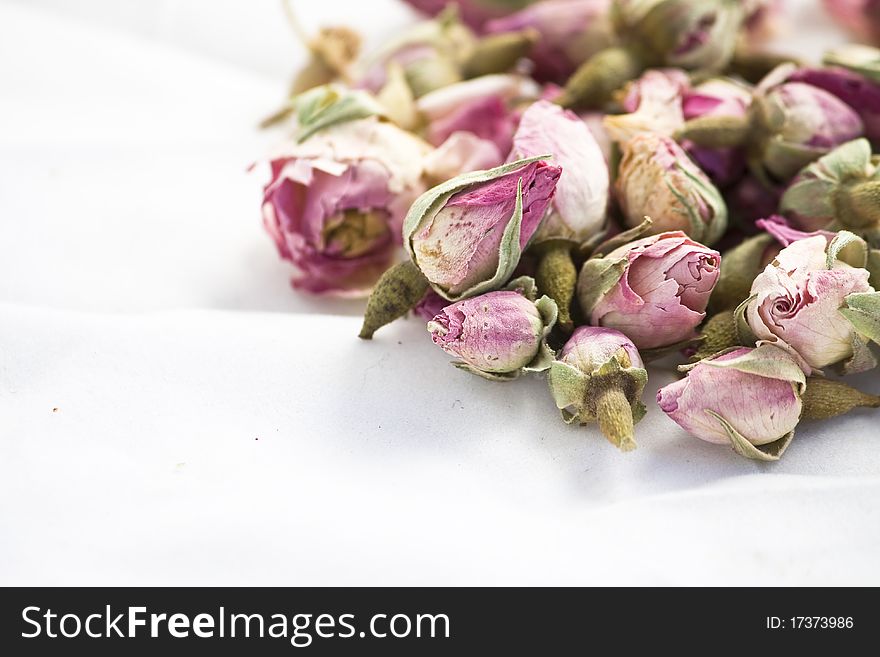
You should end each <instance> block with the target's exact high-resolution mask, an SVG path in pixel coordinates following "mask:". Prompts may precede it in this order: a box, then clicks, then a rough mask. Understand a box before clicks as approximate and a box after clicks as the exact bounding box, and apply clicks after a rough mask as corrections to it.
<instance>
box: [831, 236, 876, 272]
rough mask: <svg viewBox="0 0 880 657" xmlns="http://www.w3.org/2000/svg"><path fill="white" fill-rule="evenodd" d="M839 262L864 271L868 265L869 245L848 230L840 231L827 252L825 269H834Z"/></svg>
mask: <svg viewBox="0 0 880 657" xmlns="http://www.w3.org/2000/svg"><path fill="white" fill-rule="evenodd" d="M838 260H840V261H841V262H843V263H846V264H847V265H849V266H850V267H856V268H858V269H864V267H865V265H866V264H868V244H867V243H866V242H865V240H863V239H862V238H861V237H859V236H858V235H855V234H853V233H851V232H849V231H848V230H841V231H839V232H838V233H837V235H835V236H834V238H833V239H832V240H831V243H830V244H829V245H828V249H827V250H826V251H825V268H826V269H834V263H835V262H836V261H838Z"/></svg>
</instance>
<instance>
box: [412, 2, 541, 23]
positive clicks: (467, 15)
mask: <svg viewBox="0 0 880 657" xmlns="http://www.w3.org/2000/svg"><path fill="white" fill-rule="evenodd" d="M404 2H406V3H407V4H408V5H411V6H412V7H414V8H416V9H418V10H419V11H420V12H422V13H424V14H427V15H428V16H436V15H437V14H440V13H442V12H443V11H445V10H446V8H447V7H448V6H449V5H450V4H454V5H455V6H456V7H457V9H458V13H459V16H461V19H462V20H463V21H464V22H465V23H467V24H468V25H470V26H471V27H472V28H474V29H475V30H481V29H482V28H483V26H484V25H485V24H486V23H487V22H488V21H490V20H492V19H493V18H499V17H501V16H506V15H508V14H512V13H513V12H515V11H517V10H519V9H522V8H523V7H526V6H528V5H530V4H532V3H533V2H536V0H454V2H450V1H449V0H404Z"/></svg>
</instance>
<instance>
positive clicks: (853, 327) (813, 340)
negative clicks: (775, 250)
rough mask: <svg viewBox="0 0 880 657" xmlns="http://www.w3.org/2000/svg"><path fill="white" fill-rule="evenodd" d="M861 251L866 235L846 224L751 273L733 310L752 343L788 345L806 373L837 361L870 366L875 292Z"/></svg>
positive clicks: (854, 367) (849, 367) (852, 367)
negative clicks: (830, 237) (753, 275)
mask: <svg viewBox="0 0 880 657" xmlns="http://www.w3.org/2000/svg"><path fill="white" fill-rule="evenodd" d="M866 256H867V248H866V247H865V244H864V242H863V241H861V240H859V239H858V238H857V237H856V236H855V235H853V234H852V233H847V232H845V231H844V232H841V233H839V234H838V235H837V237H835V238H834V239H833V240H831V242H830V244H829V240H828V239H827V238H826V237H825V236H824V235H816V236H815V237H809V238H806V239H800V240H797V241H795V242H792V243H791V244H790V245H789V246H787V247H785V248H784V249H782V251H780V252H779V254H778V255H777V256H776V258H775V260H774V261H773V262H771V263H770V264H769V265H767V267H766V268H765V269H764V271H763V272H762V273H761V274H759V275H758V277H757V278H755V281H754V283H753V284H752V290H751V294H752V296H751V297H750V298H749V299H748V300H746V301H745V302H743V304H741V305H740V307H739V308H738V309H737V314H738V315H739V316H740V317H741V318H742V319H743V320H744V321H745V322H747V323H748V327H749V328H750V329H751V331H752V333H754V337H755V338H756V339H757V340H758V344H764V343H768V344H773V345H776V346H778V347H780V348H782V349H784V350H786V351H787V352H789V353H790V354H791V355H792V357H793V358H795V359H796V360H797V362H798V363H799V364H800V366H801V368H802V369H803V370H804V371H805V372H807V374H810V373H811V371H812V370H814V369H816V370H820V369H821V368H823V367H828V366H829V365H838V364H839V365H842V366H843V368H844V370H845V371H847V372H858V371H864V370H866V369H870V368H872V367H874V366H875V365H876V360H875V358H874V356H873V355H872V353H871V350H870V348H869V347H868V342H869V341H871V340H876V339H877V338H878V335H877V334H876V330H877V329H876V326H880V322H878V323H877V324H876V325H874V322H877V320H878V319H880V317H878V314H880V308H878V307H877V306H876V299H877V297H878V296H880V295H878V294H877V293H875V291H874V288H872V287H871V286H870V285H869V284H868V276H869V274H868V271H867V270H866V269H864V266H865V262H866ZM854 304H855V306H858V308H854ZM853 320H855V323H854V321H853ZM872 327H873V331H872Z"/></svg>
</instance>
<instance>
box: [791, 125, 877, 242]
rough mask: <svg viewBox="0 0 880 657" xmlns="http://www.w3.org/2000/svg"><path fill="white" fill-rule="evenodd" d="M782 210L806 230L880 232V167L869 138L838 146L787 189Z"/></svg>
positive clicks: (812, 165)
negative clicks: (876, 161)
mask: <svg viewBox="0 0 880 657" xmlns="http://www.w3.org/2000/svg"><path fill="white" fill-rule="evenodd" d="M780 211H781V212H782V213H783V214H785V215H786V216H787V217H789V218H791V220H792V221H794V222H795V224H796V225H797V226H799V227H801V228H803V229H804V230H819V229H822V228H827V229H829V230H839V229H841V228H843V229H847V230H851V231H852V232H854V233H863V234H864V233H871V232H875V233H878V234H880V232H878V231H880V167H878V166H877V164H876V163H875V162H874V161H873V158H872V155H871V145H870V144H869V143H868V140H867V139H856V140H855V141H851V142H847V143H846V144H843V145H842V146H838V147H837V148H835V149H834V150H833V151H831V152H830V153H828V154H827V155H825V156H823V157H821V158H819V159H818V160H816V161H815V162H813V163H812V164H810V165H809V166H807V167H806V168H805V169H804V170H803V171H801V172H800V173H799V174H798V175H797V177H796V178H795V179H794V180H793V181H792V183H791V185H790V186H789V187H788V189H787V190H785V193H784V194H783V195H782V201H781V203H780Z"/></svg>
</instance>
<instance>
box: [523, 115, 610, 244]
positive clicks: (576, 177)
mask: <svg viewBox="0 0 880 657" xmlns="http://www.w3.org/2000/svg"><path fill="white" fill-rule="evenodd" d="M546 153H549V154H552V156H553V158H552V160H550V161H551V162H552V163H553V164H554V165H555V166H559V167H562V173H561V175H560V176H559V182H558V183H557V185H556V195H555V196H554V198H553V204H552V206H551V210H550V213H549V214H548V216H547V218H546V220H545V221H544V223H543V224H542V225H541V226H540V227H539V229H538V233H537V235H536V236H535V239H536V240H539V241H540V240H544V239H559V238H562V239H567V240H571V241H573V242H578V243H580V242H584V241H586V240H588V239H591V238H593V237H595V236H596V235H598V234H599V233H600V232H601V231H602V230H603V228H604V226H605V213H606V210H607V208H608V191H609V190H608V188H609V174H608V165H607V164H606V163H605V158H604V157H603V155H602V150H601V149H600V148H599V144H598V143H597V142H596V139H595V138H594V137H593V135H592V133H591V132H590V129H589V128H588V127H587V126H586V124H584V122H583V121H581V120H580V119H579V118H578V117H577V115H576V114H574V113H572V112H570V111H567V110H564V109H562V108H561V107H559V106H558V105H555V104H553V103H551V102H548V101H546V100H539V101H538V102H536V103H534V104H532V105H530V106H529V107H528V108H527V109H526V110H525V112H523V115H522V118H521V119H520V123H519V128H517V131H516V134H515V135H514V139H513V150H512V151H511V154H510V156H511V159H518V158H523V157H536V156H539V155H542V154H546Z"/></svg>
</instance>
